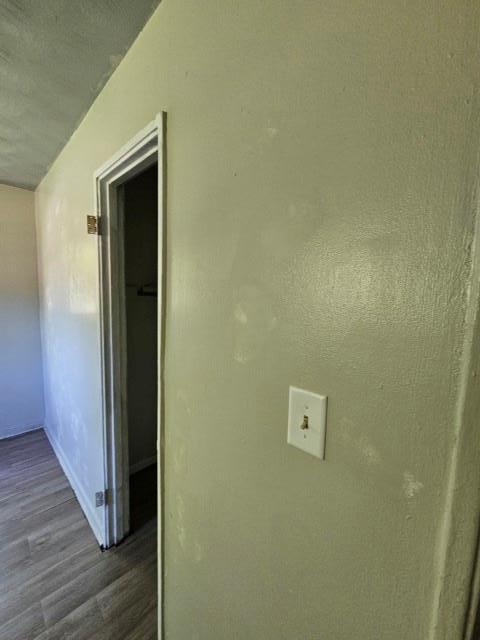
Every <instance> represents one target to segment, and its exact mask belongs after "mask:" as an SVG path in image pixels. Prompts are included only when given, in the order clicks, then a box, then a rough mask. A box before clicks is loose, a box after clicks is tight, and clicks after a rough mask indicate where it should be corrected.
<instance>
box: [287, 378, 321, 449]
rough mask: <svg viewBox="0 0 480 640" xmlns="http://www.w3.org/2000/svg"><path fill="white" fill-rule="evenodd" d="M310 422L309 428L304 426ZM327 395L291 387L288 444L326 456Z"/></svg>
mask: <svg viewBox="0 0 480 640" xmlns="http://www.w3.org/2000/svg"><path fill="white" fill-rule="evenodd" d="M305 424H308V427H307V428H302V425H303V426H305ZM326 428H327V396H321V395H319V394H318V393H312V392H311V391H305V390H304V389H297V388H296V387H290V394H289V403H288V438H287V441H288V444H291V445H293V446H294V447H298V448H299V449H302V451H306V452H307V453H310V454H312V456H316V457H317V458H321V459H322V460H323V459H324V458H325V432H326Z"/></svg>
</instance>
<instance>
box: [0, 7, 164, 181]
mask: <svg viewBox="0 0 480 640" xmlns="http://www.w3.org/2000/svg"><path fill="white" fill-rule="evenodd" d="M158 4H159V0H157V1H152V0H0V183H4V184H11V185H16V186H21V187H26V188H30V189H33V188H34V187H35V186H36V185H37V184H38V183H39V182H40V180H41V179H42V177H43V176H44V175H45V173H46V172H47V169H48V167H49V166H50V165H51V163H52V162H53V160H54V159H55V157H56V156H57V154H58V153H59V152H60V150H61V149H62V147H63V146H64V144H65V142H66V141H67V140H68V138H69V137H70V136H71V134H72V133H73V131H74V130H75V128H76V126H77V125H78V123H79V121H80V120H81V118H82V117H83V116H84V115H85V113H86V111H87V110H88V108H89V107H90V105H91V104H92V102H93V100H94V99H95V97H96V95H97V94H98V93H99V91H100V90H101V88H102V87H103V85H104V84H105V82H106V81H107V80H108V77H109V76H110V74H111V73H112V72H113V70H114V69H115V67H116V66H117V64H118V63H119V62H120V60H121V58H122V57H123V55H124V54H125V52H126V51H127V49H128V48H129V47H130V45H131V44H132V42H133V40H134V39H135V37H136V36H137V35H138V33H139V32H140V31H141V29H142V27H143V26H144V24H145V23H146V21H147V20H148V18H149V17H150V15H151V14H152V12H153V10H154V9H155V8H156V6H157V5H158ZM119 108H121V107H119Z"/></svg>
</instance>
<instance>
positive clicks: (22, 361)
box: [0, 184, 44, 438]
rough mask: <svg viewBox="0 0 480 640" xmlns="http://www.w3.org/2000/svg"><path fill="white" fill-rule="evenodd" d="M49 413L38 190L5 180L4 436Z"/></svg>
mask: <svg viewBox="0 0 480 640" xmlns="http://www.w3.org/2000/svg"><path fill="white" fill-rule="evenodd" d="M43 417H44V408H43V382H42V359H41V354H40V321H39V307H38V280H37V263H36V239H35V214H34V194H33V192H32V191H25V190H24V189H17V188H15V187H8V186H6V185H2V184H0V438H6V437H9V436H13V435H16V434H18V433H23V432H24V431H29V430H31V429H35V428H38V427H41V426H42V425H43Z"/></svg>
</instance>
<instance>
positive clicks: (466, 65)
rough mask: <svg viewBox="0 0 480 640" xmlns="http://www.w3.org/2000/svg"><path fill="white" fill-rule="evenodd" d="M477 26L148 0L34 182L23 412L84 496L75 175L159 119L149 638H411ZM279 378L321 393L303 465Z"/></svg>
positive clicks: (93, 424) (442, 461)
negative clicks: (163, 286)
mask: <svg viewBox="0 0 480 640" xmlns="http://www.w3.org/2000/svg"><path fill="white" fill-rule="evenodd" d="M479 18H480V7H479V6H478V5H475V4H474V3H471V2H469V1H467V0H445V2H443V3H437V2H434V1H433V0H427V1H425V2H420V3H400V2H394V3H388V4H387V5H386V4H385V3H381V2H377V3H375V2H374V3H372V2H370V1H368V2H367V1H366V0H360V1H358V0H348V1H347V2H344V3H339V2H338V0H326V1H324V2H310V1H308V0H299V1H298V2H286V0H264V1H262V2H258V1H254V0H247V1H244V2H239V1H237V0H222V1H221V2H220V1H219V0H205V1H204V2H201V3H199V2H196V1H195V0H184V1H182V2H177V1H174V0H164V2H162V4H161V5H160V7H159V9H158V10H157V11H156V13H155V14H154V16H153V18H152V19H151V21H150V22H149V23H148V24H147V26H146V28H145V30H144V31H143V33H142V34H141V36H140V37H139V38H138V40H137V41H136V43H135V44H134V46H133V47H132V49H131V50H130V52H129V54H128V55H127V56H126V58H125V59H124V61H123V62H122V63H121V64H120V66H119V68H118V69H117V71H116V72H115V74H114V75H113V77H112V78H111V80H110V82H109V83H108V84H107V86H106V87H105V89H104V91H103V92H102V93H101V95H100V96H99V98H98V99H97V100H96V102H95V104H94V105H93V107H92V109H91V110H90V112H89V113H88V115H87V117H86V118H85V120H84V121H83V122H82V124H81V125H80V127H79V128H78V130H77V131H76V133H75V134H74V135H73V137H72V139H71V140H70V142H69V143H68V144H67V146H66V147H65V149H64V151H63V152H62V153H61V155H60V156H59V158H58V160H57V161H56V162H55V163H54V165H53V166H52V168H51V170H50V172H49V174H48V175H47V177H46V178H45V179H44V181H43V182H42V183H41V185H40V187H39V189H38V191H37V206H38V212H37V213H38V226H39V232H40V249H41V258H40V261H41V270H42V296H43V327H44V338H45V354H46V370H47V372H48V375H47V424H48V427H49V429H51V430H52V432H53V431H55V432H56V434H57V437H58V439H59V441H61V442H62V445H63V446H64V449H65V450H70V448H72V447H75V454H74V455H73V456H72V465H73V466H74V467H75V469H77V470H78V476H79V477H81V478H82V481H83V482H84V484H85V491H86V493H87V495H89V496H91V497H92V499H93V491H94V490H95V486H96V485H97V483H98V482H99V481H101V476H99V474H98V472H97V470H98V469H100V468H101V454H100V453H96V452H98V450H99V448H98V443H99V442H100V437H101V428H100V419H101V402H100V395H99V380H100V373H99V372H100V363H99V355H98V340H99V326H98V288H97V277H98V274H97V255H96V242H95V238H93V237H88V236H87V235H86V232H85V214H86V213H87V212H89V211H91V210H92V207H93V188H92V175H93V172H94V171H95V170H96V169H97V168H98V167H99V166H100V165H101V164H102V163H103V162H104V161H105V160H107V159H108V158H109V157H110V156H111V155H112V154H113V153H114V152H116V151H117V149H119V148H120V147H121V146H122V145H123V144H124V143H125V142H126V141H128V139H129V138H130V137H131V136H132V135H134V134H135V133H136V132H137V131H138V130H140V129H141V128H142V127H143V126H145V125H146V124H147V123H148V122H149V121H150V120H152V119H153V117H154V116H155V114H156V113H157V112H159V111H160V110H161V109H166V110H167V111H168V211H167V224H168V237H167V245H168V246H167V265H168V273H167V307H166V309H167V310H166V314H167V315H166V327H167V330H166V424H165V430H166V519H165V527H166V536H165V537H166V578H165V585H166V596H165V602H166V609H165V626H166V632H167V633H166V637H167V638H172V639H174V640H187V639H188V640H191V639H192V640H193V639H197V640H230V639H231V638H239V639H240V640H249V639H252V640H258V639H259V638H261V639H262V640H267V639H272V640H273V639H274V640H280V639H285V640H293V639H299V640H307V639H308V640H311V639H315V640H320V639H327V640H351V639H352V638H357V639H359V640H405V639H406V638H408V640H425V639H426V638H427V637H433V635H432V636H430V635H429V634H430V630H431V629H432V628H433V626H432V619H433V621H434V622H435V620H434V618H432V615H433V613H432V612H434V611H435V608H436V604H435V603H436V601H437V598H438V593H439V587H441V586H442V584H443V582H442V581H439V576H441V575H442V572H443V570H444V566H443V549H444V543H445V540H446V539H447V538H446V537H445V536H446V532H447V533H448V528H446V527H445V526H444V525H445V523H444V513H445V504H446V495H447V479H448V473H449V465H450V461H451V458H452V451H453V446H454V441H455V439H456V437H457V435H458V430H459V428H460V425H459V422H458V415H459V412H458V402H457V399H458V390H459V386H460V378H459V372H460V370H461V367H462V362H461V360H462V358H461V353H462V345H463V341H464V330H463V327H464V318H465V308H466V302H467V290H468V281H469V273H470V245H471V242H472V236H473V225H474V213H475V208H474V205H473V193H474V187H475V184H476V171H477V165H476V152H477V145H478V139H479V136H478V133H479V127H478V124H479V122H478V113H479V111H478V103H477V91H476V89H477V87H478V81H479V71H478V65H477V59H476V56H477V54H478V48H477V45H478V41H477V35H476V34H477V33H478V26H479ZM69 362H70V364H68V363H69ZM73 363H75V366H74V367H73ZM67 373H68V374H69V375H66V374H67ZM290 384H293V385H297V386H300V387H305V388H307V389H311V390H313V391H316V392H320V393H326V394H327V395H328V396H329V416H328V419H329V421H328V431H327V448H326V461H325V462H319V461H318V460H315V459H314V458H310V457H308V456H307V455H305V454H303V453H301V452H300V451H298V450H295V449H293V448H290V447H288V446H287V444H286V418H287V398H288V386H289V385H290ZM54 390H55V393H53V391H54ZM89 456H90V457H89ZM87 459H88V461H89V463H90V468H88V467H87V462H86V461H87ZM99 478H100V480H99ZM459 539H461V538H459ZM455 580H456V582H455V583H454V584H453V585H450V587H451V588H452V590H453V593H454V597H453V598H452V599H450V602H449V608H448V612H447V609H445V613H448V615H447V618H448V620H447V621H446V622H445V621H442V625H443V626H442V627H441V628H439V629H438V633H439V635H438V636H437V637H443V638H448V640H453V639H455V640H457V638H460V635H459V629H460V625H461V622H460V621H461V616H462V613H463V610H462V608H463V606H464V601H465V597H466V596H465V589H466V586H468V576H467V575H463V574H462V575H460V576H458V575H456V576H455ZM447 627H448V629H447Z"/></svg>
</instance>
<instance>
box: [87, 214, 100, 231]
mask: <svg viewBox="0 0 480 640" xmlns="http://www.w3.org/2000/svg"><path fill="white" fill-rule="evenodd" d="M87 232H88V233H91V234H93V235H100V219H99V218H97V216H87Z"/></svg>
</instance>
